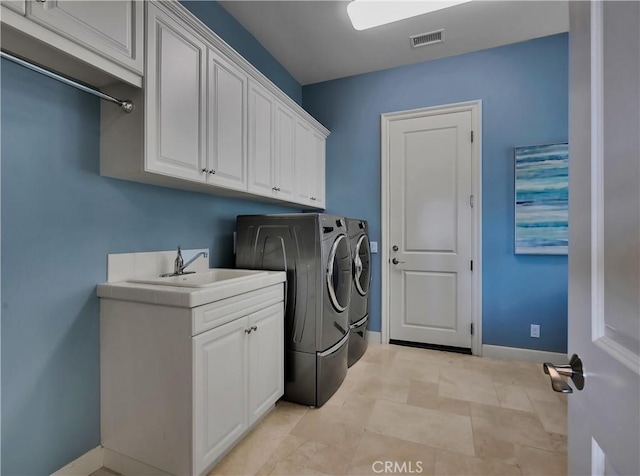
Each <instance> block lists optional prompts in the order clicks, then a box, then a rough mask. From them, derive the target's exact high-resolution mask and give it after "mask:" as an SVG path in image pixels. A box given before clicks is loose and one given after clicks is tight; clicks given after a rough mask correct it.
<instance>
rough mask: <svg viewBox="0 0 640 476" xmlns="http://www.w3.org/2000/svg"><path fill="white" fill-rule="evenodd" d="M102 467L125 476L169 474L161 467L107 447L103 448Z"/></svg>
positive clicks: (159, 475)
mask: <svg viewBox="0 0 640 476" xmlns="http://www.w3.org/2000/svg"><path fill="white" fill-rule="evenodd" d="M104 467H105V468H109V469H111V470H113V471H115V472H117V473H120V474H123V475H125V476H133V475H135V476H171V475H170V474H169V473H166V472H164V471H162V470H161V469H158V468H154V467H153V466H149V465H148V464H145V463H142V462H140V461H138V460H135V459H133V458H129V457H128V456H125V455H123V454H120V453H117V452H115V451H113V450H110V449H109V448H104Z"/></svg>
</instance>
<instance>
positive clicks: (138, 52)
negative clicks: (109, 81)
mask: <svg viewBox="0 0 640 476" xmlns="http://www.w3.org/2000/svg"><path fill="white" fill-rule="evenodd" d="M16 3H17V2H16ZM26 13H27V16H28V17H29V18H30V19H31V20H33V21H35V22H37V23H39V24H41V25H43V26H44V27H46V28H48V29H50V30H52V31H54V32H56V33H57V34H59V35H61V36H64V37H66V38H69V39H71V40H73V41H74V42H76V43H78V44H80V45H82V46H84V47H85V48H89V49H92V50H94V51H95V52H97V53H99V54H101V55H102V56H105V57H107V58H109V59H111V60H113V61H116V62H118V63H120V64H121V65H123V66H126V67H128V68H130V69H131V70H133V71H136V72H138V73H140V74H142V68H143V41H142V38H143V28H142V25H143V16H144V11H143V3H142V2H141V1H131V0H119V1H115V2H114V1H87V0H85V1H78V0H46V1H30V2H28V11H27V12H26Z"/></svg>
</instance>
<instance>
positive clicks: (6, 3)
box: [2, 0, 27, 15]
mask: <svg viewBox="0 0 640 476" xmlns="http://www.w3.org/2000/svg"><path fill="white" fill-rule="evenodd" d="M2 6H3V7H7V8H9V9H11V10H13V11H15V12H18V13H19V14H20V15H24V14H25V13H27V2H26V0H2Z"/></svg>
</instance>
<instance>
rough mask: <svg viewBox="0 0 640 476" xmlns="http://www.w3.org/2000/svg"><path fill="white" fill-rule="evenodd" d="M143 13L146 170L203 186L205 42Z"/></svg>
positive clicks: (160, 16)
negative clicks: (145, 61)
mask: <svg viewBox="0 0 640 476" xmlns="http://www.w3.org/2000/svg"><path fill="white" fill-rule="evenodd" d="M147 8H148V13H147V20H148V22H147V55H148V58H147V87H146V91H145V106H146V111H145V117H146V122H145V124H146V133H147V142H146V145H147V150H146V161H145V170H146V171H150V172H158V173H162V174H166V175H171V176H174V177H180V178H185V179H189V180H194V181H198V182H205V181H206V178H207V175H208V174H207V173H206V167H205V165H204V164H205V162H206V161H205V157H204V150H205V114H204V113H205V88H204V86H205V57H206V53H207V49H206V46H205V44H204V43H203V42H202V41H201V40H200V39H199V38H197V37H196V36H195V35H193V34H192V33H191V32H190V31H188V30H187V29H185V28H184V27H183V26H182V25H181V24H180V23H178V22H177V21H176V20H174V19H173V18H172V17H170V16H169V15H167V14H165V13H164V12H162V11H160V10H159V9H158V8H156V7H155V6H154V5H152V4H149V5H148V7H147Z"/></svg>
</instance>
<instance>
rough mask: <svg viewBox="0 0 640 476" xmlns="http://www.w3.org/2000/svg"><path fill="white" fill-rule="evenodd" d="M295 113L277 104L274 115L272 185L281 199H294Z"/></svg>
mask: <svg viewBox="0 0 640 476" xmlns="http://www.w3.org/2000/svg"><path fill="white" fill-rule="evenodd" d="M294 126H295V114H294V112H293V111H292V110H291V109H289V108H288V107H287V106H285V105H284V104H277V106H276V115H275V150H276V154H275V160H274V185H275V187H276V196H277V197H278V198H279V199H281V200H288V201H291V202H293V201H295V141H294V130H295V129H294Z"/></svg>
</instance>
